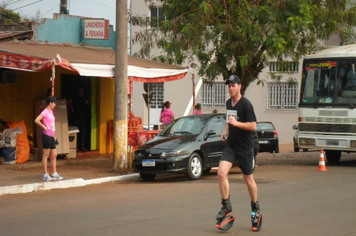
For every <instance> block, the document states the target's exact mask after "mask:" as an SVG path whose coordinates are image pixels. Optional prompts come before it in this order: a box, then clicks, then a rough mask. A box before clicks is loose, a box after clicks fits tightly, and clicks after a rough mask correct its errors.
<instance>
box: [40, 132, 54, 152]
mask: <svg viewBox="0 0 356 236" xmlns="http://www.w3.org/2000/svg"><path fill="white" fill-rule="evenodd" d="M42 146H43V149H56V143H55V140H54V137H51V136H48V135H46V134H44V133H42Z"/></svg>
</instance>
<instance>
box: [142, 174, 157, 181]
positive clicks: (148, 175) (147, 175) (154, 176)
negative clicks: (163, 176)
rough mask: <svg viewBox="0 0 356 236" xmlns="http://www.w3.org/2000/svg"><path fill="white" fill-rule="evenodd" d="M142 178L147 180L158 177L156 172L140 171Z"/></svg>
mask: <svg viewBox="0 0 356 236" xmlns="http://www.w3.org/2000/svg"><path fill="white" fill-rule="evenodd" d="M140 176H141V179H143V180H145V181H152V180H154V179H155V178H156V175H155V174H144V173H140Z"/></svg>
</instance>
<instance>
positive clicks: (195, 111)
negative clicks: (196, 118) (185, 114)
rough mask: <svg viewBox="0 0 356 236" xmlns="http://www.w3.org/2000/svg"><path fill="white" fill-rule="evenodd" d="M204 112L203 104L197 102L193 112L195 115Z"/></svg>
mask: <svg viewBox="0 0 356 236" xmlns="http://www.w3.org/2000/svg"><path fill="white" fill-rule="evenodd" d="M200 114H203V112H201V104H200V103H197V104H195V110H194V112H193V115H200Z"/></svg>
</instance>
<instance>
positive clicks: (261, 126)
mask: <svg viewBox="0 0 356 236" xmlns="http://www.w3.org/2000/svg"><path fill="white" fill-rule="evenodd" d="M256 129H258V130H264V129H274V127H273V125H272V124H271V123H257V124H256Z"/></svg>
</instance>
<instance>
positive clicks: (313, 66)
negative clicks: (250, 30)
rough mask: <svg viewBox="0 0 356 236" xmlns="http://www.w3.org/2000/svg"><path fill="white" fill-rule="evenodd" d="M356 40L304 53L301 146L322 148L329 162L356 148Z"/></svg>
mask: <svg viewBox="0 0 356 236" xmlns="http://www.w3.org/2000/svg"><path fill="white" fill-rule="evenodd" d="M355 65H356V44H353V45H346V46H338V47H332V48H328V49H325V50H321V51H318V52H315V53H312V54H310V55H308V56H305V57H304V61H303V74H302V82H301V89H300V100H299V105H298V107H299V116H298V135H297V137H298V146H299V148H303V149H323V150H325V153H326V159H327V161H328V162H330V163H337V162H339V161H340V158H341V152H354V151H356V68H355V67H356V66H355Z"/></svg>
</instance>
